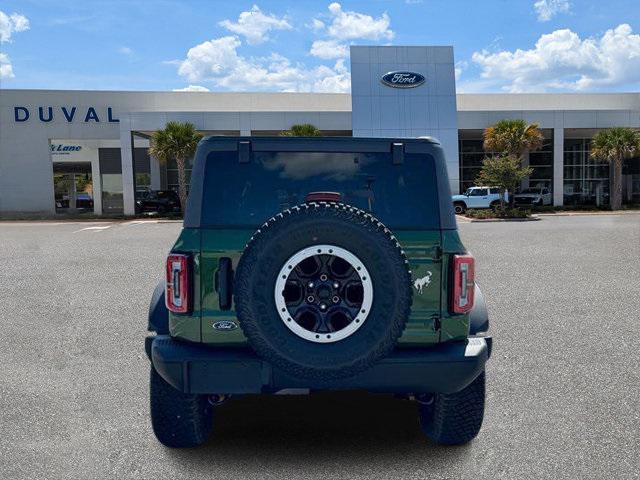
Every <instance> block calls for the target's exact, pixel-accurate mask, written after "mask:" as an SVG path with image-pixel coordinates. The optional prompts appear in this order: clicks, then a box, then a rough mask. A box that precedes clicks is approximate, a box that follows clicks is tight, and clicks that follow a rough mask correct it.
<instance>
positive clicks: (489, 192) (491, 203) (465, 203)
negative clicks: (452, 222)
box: [451, 187, 509, 214]
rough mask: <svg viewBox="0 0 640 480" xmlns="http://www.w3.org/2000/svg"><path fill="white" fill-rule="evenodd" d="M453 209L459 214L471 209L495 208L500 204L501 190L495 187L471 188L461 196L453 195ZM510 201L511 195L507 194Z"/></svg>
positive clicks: (506, 198) (506, 196)
mask: <svg viewBox="0 0 640 480" xmlns="http://www.w3.org/2000/svg"><path fill="white" fill-rule="evenodd" d="M451 200H452V201H453V209H454V211H455V212H456V213H457V214H461V213H464V212H465V211H466V210H467V209H469V208H494V207H496V206H498V205H499V204H500V189H499V188H495V187H471V188H468V189H467V191H466V192H464V193H463V194H461V195H453V196H452V197H451ZM505 201H509V193H505Z"/></svg>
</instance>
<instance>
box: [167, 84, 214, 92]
mask: <svg viewBox="0 0 640 480" xmlns="http://www.w3.org/2000/svg"><path fill="white" fill-rule="evenodd" d="M173 91H174V92H209V91H210V90H209V89H208V88H207V87H203V86H202V85H189V86H188V87H184V88H174V89H173Z"/></svg>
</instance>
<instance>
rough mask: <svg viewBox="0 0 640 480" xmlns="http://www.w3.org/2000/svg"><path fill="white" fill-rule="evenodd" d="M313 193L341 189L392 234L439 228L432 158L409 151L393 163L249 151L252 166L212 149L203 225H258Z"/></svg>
mask: <svg viewBox="0 0 640 480" xmlns="http://www.w3.org/2000/svg"><path fill="white" fill-rule="evenodd" d="M311 192H338V193H340V194H341V196H342V201H343V202H344V203H347V204H350V205H353V206H355V207H358V208H361V209H362V210H365V211H367V212H370V213H372V214H374V215H375V216H376V217H377V218H378V219H380V221H382V222H383V223H384V224H385V225H388V226H389V227H392V228H395V229H438V228H439V224H440V218H439V211H438V208H439V207H438V192H437V188H436V176H435V168H434V160H433V157H432V156H430V155H428V154H414V153H406V154H405V155H404V163H403V164H402V165H392V160H391V155H390V154H389V153H344V152H338V153H336V152H253V153H252V160H251V162H250V163H239V162H238V154H237V152H211V153H210V154H209V155H208V157H207V163H206V170H205V183H204V192H203V205H202V225H203V226H216V227H252V228H255V227H258V226H259V225H261V224H262V223H264V222H265V221H266V220H268V219H269V218H271V217H273V216H274V215H276V214H277V213H279V212H281V211H282V210H285V209H287V208H291V207H293V206H295V205H299V204H301V203H304V201H305V197H306V195H307V194H309V193H311Z"/></svg>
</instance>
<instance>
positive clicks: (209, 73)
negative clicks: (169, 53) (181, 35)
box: [178, 37, 241, 82]
mask: <svg viewBox="0 0 640 480" xmlns="http://www.w3.org/2000/svg"><path fill="white" fill-rule="evenodd" d="M240 44H241V42H240V40H239V39H238V37H221V38H216V39H213V40H208V41H206V42H202V43H201V44H199V45H196V46H195V47H192V48H190V49H189V51H188V52H187V58H186V59H185V60H183V61H182V62H181V63H180V67H179V68H178V74H180V75H182V76H183V77H186V78H187V80H189V81H192V82H197V81H199V80H202V79H207V78H212V77H215V76H218V75H221V74H223V73H224V72H227V71H230V70H234V69H236V68H238V66H239V63H240V57H238V53H237V52H236V49H237V48H238V47H239V46H240Z"/></svg>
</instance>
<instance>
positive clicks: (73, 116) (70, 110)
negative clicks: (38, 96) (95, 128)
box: [13, 106, 120, 123]
mask: <svg viewBox="0 0 640 480" xmlns="http://www.w3.org/2000/svg"><path fill="white" fill-rule="evenodd" d="M13 118H14V120H15V121H16V122H17V123H22V122H26V121H28V120H29V119H30V118H34V119H37V120H39V121H40V122H43V123H49V122H52V121H53V120H54V118H62V119H63V120H65V121H66V122H67V123H73V122H74V121H78V122H83V123H100V122H101V121H102V122H105V123H118V122H119V121H120V120H119V119H118V118H115V116H114V115H113V108H112V107H106V109H104V110H101V109H97V108H95V107H86V108H82V109H81V108H78V107H75V106H64V107H48V106H45V107H37V108H35V107H33V108H30V107H23V106H16V107H13Z"/></svg>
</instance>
